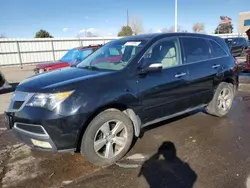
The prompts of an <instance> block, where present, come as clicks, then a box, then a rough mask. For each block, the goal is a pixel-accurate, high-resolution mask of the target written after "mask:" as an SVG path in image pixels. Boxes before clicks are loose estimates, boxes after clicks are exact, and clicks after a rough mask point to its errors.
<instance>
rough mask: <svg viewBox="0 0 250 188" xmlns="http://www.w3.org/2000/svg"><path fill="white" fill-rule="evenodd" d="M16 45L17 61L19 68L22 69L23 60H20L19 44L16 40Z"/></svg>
mask: <svg viewBox="0 0 250 188" xmlns="http://www.w3.org/2000/svg"><path fill="white" fill-rule="evenodd" d="M16 47H17V54H18V58H19V63H20V65H21V69H22V68H23V62H22V56H21V52H20V46H19V42H18V41H16Z"/></svg>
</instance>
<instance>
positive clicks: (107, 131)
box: [94, 120, 128, 159]
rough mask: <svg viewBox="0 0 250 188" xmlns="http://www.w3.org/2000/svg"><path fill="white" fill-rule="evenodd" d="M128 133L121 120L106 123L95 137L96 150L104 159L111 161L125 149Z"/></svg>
mask: <svg viewBox="0 0 250 188" xmlns="http://www.w3.org/2000/svg"><path fill="white" fill-rule="evenodd" d="M127 139H128V131H127V128H126V126H125V124H124V123H123V122H121V121H119V120H111V121H108V122H106V123H104V124H103V125H102V126H101V127H100V128H99V129H98V131H97V132H96V135H95V137H94V150H95V152H96V153H97V154H98V155H99V156H100V157H102V158H106V159H110V158H113V157H115V156H117V155H118V154H119V153H120V152H121V151H122V150H123V148H124V147H125V145H126V143H127Z"/></svg>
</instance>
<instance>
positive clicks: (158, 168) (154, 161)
mask: <svg viewBox="0 0 250 188" xmlns="http://www.w3.org/2000/svg"><path fill="white" fill-rule="evenodd" d="M141 176H143V177H144V178H145V180H146V181H147V183H148V185H149V187H150V188H163V187H164V188H166V187H168V188H176V187H178V188H181V187H185V188H191V187H193V186H194V183H195V181H196V180H197V174H196V173H195V171H194V170H192V168H191V167H190V166H189V164H188V163H186V162H184V161H182V160H181V159H180V158H179V157H178V156H177V154H176V148H175V145H174V143H172V142H169V141H167V142H163V143H162V145H161V146H160V147H159V149H158V151H157V153H155V154H154V155H153V156H152V157H151V158H149V159H148V160H147V161H145V162H144V163H143V165H142V167H141V170H140V172H139V174H138V177H141Z"/></svg>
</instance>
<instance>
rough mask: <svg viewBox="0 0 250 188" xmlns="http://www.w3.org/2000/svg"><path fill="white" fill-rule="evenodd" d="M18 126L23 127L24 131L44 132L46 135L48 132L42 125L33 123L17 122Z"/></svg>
mask: <svg viewBox="0 0 250 188" xmlns="http://www.w3.org/2000/svg"><path fill="white" fill-rule="evenodd" d="M15 126H16V127H17V128H19V129H22V130H24V131H28V132H31V133H36V134H44V135H46V132H45V131H44V129H43V128H42V126H40V125H31V124H23V123H16V125H15Z"/></svg>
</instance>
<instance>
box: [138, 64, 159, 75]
mask: <svg viewBox="0 0 250 188" xmlns="http://www.w3.org/2000/svg"><path fill="white" fill-rule="evenodd" d="M161 70H162V64H161V63H152V64H150V65H149V66H148V67H145V68H142V69H140V71H139V74H140V75H145V74H147V73H150V72H160V71H161Z"/></svg>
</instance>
